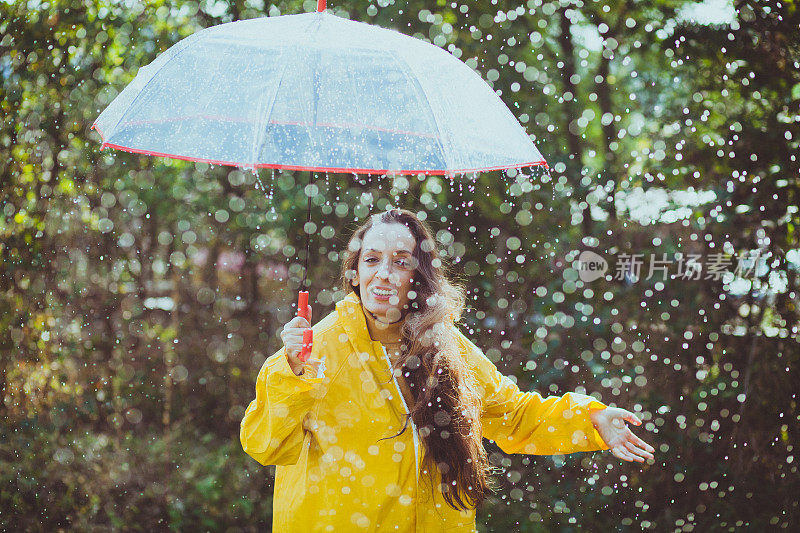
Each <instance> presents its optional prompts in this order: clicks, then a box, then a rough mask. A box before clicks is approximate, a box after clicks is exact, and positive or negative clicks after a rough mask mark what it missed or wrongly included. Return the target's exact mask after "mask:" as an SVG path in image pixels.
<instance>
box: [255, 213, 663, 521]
mask: <svg viewBox="0 0 800 533" xmlns="http://www.w3.org/2000/svg"><path fill="white" fill-rule="evenodd" d="M342 281H343V284H344V288H345V291H346V294H347V296H346V297H345V298H344V299H343V300H342V301H340V302H339V303H338V304H337V305H336V310H335V311H333V312H332V313H330V314H329V315H328V316H327V317H325V318H324V319H322V320H321V321H320V322H318V323H317V324H316V325H315V326H314V328H313V329H314V346H313V350H312V353H311V357H310V358H309V360H308V361H306V362H305V363H304V362H302V361H300V360H299V359H298V355H299V352H300V347H301V344H302V336H303V330H304V329H305V328H307V327H310V324H309V323H308V322H307V321H306V320H305V319H303V318H295V319H293V320H291V321H290V322H289V323H288V324H286V326H285V327H284V329H283V332H282V333H281V338H282V340H283V343H284V347H283V348H282V349H281V350H280V351H278V352H277V353H276V354H275V355H273V356H272V357H270V358H268V359H267V361H266V362H265V363H264V366H263V368H262V369H261V372H260V373H259V376H258V380H257V383H256V398H255V400H253V402H251V404H250V406H249V407H248V409H247V412H246V413H245V416H244V419H243V420H242V426H241V435H240V436H241V442H242V446H243V448H244V450H245V451H246V452H247V453H248V454H250V455H251V456H252V457H253V458H254V459H256V460H257V461H259V462H260V463H262V464H265V465H267V464H274V465H278V467H277V470H276V475H275V496H274V513H273V521H274V526H273V527H274V530H275V531H303V532H308V531H351V530H358V529H365V530H370V531H371V530H378V531H384V530H391V531H441V530H443V529H447V530H453V531H474V530H475V507H476V506H477V505H478V504H480V502H481V501H482V500H483V499H484V498H485V496H486V493H487V491H488V490H489V463H488V461H487V457H486V452H485V450H484V447H483V443H482V438H483V437H486V438H489V439H491V440H494V441H495V442H496V443H497V445H498V446H499V447H500V448H501V449H502V450H503V451H505V452H506V453H531V454H554V453H571V452H577V451H590V450H603V449H609V448H610V449H611V450H612V452H613V453H614V455H616V456H617V457H619V458H621V459H624V460H627V461H639V462H642V461H644V460H645V459H652V458H653V455H652V452H653V451H654V449H653V448H652V447H651V446H650V445H648V444H647V443H645V442H644V441H642V440H641V439H639V438H638V437H636V436H635V435H634V434H633V433H632V432H631V431H630V430H629V429H628V428H627V426H626V425H625V423H624V421H628V422H631V423H633V424H636V425H639V424H641V422H640V421H639V419H638V418H636V416H635V415H634V414H633V413H630V412H628V411H625V410H623V409H616V408H609V407H606V406H605V405H604V404H602V403H600V402H598V401H596V400H594V399H593V398H591V397H589V396H585V395H582V394H576V393H568V394H565V395H564V396H561V397H549V398H545V399H543V398H542V397H541V396H540V395H539V394H536V393H529V392H528V393H523V392H520V390H519V389H518V388H517V386H516V385H515V384H514V383H513V382H512V381H511V380H509V379H507V378H504V377H503V376H502V375H501V374H500V373H499V372H498V371H497V369H496V368H495V367H494V365H493V364H492V363H491V361H489V360H488V359H487V358H486V357H485V356H484V355H483V353H482V352H481V351H480V350H479V349H478V348H477V347H476V346H475V345H474V344H472V342H470V341H469V340H468V339H467V338H466V337H465V336H464V335H463V334H462V333H461V332H460V331H459V330H458V329H457V328H456V326H455V325H454V324H455V323H456V322H457V321H458V320H459V317H460V315H461V311H462V309H463V307H464V295H463V292H462V291H461V290H460V289H459V288H457V287H455V286H454V285H452V284H451V283H449V282H448V280H447V278H446V277H445V275H444V271H443V267H442V262H441V260H440V259H439V257H438V255H437V250H436V246H435V245H434V240H433V238H432V236H431V232H430V230H429V229H428V228H427V226H426V225H425V224H424V223H423V222H422V221H420V220H419V219H418V218H417V217H416V216H415V215H414V214H413V213H411V212H410V211H405V210H399V209H395V210H391V211H387V212H385V213H381V214H378V215H375V216H373V217H371V218H370V219H369V220H368V221H367V222H366V223H365V224H364V225H363V226H361V227H360V228H359V229H358V230H357V231H356V232H355V233H354V235H353V237H352V239H351V241H350V244H349V246H348V250H347V253H346V256H345V259H344V262H343V265H342Z"/></svg>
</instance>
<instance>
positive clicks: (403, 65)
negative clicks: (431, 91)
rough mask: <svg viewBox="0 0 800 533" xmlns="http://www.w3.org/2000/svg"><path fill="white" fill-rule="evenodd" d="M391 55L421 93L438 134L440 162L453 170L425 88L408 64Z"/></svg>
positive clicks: (440, 128) (448, 142)
mask: <svg viewBox="0 0 800 533" xmlns="http://www.w3.org/2000/svg"><path fill="white" fill-rule="evenodd" d="M391 54H392V55H393V56H394V58H395V59H396V60H397V63H398V65H399V66H400V67H401V68H402V69H403V72H405V74H406V76H407V77H408V80H409V82H410V83H411V84H412V86H413V87H414V88H415V89H416V90H417V91H418V92H419V93H421V95H422V98H421V100H422V101H423V102H425V104H427V106H428V110H429V111H430V113H431V120H433V125H434V126H435V127H436V133H437V134H438V135H437V143H438V145H439V150H441V152H442V161H444V166H445V169H447V168H453V167H454V165H453V161H448V159H449V158H450V157H449V156H450V153H448V152H447V151H446V150H445V141H447V144H448V146H449V145H450V139H449V138H446V137H445V134H444V131H443V129H442V127H441V125H440V124H439V120H438V119H437V118H436V113H434V111H433V108H432V107H431V101H430V98H429V96H428V92H427V91H426V90H425V87H423V86H422V84H421V83H420V82H419V79H418V78H417V76H416V74H415V73H414V71H413V69H412V68H411V65H409V64H408V62H407V61H406V60H405V59H403V58H402V57H400V56H399V55H398V54H397V53H396V52H394V51H392V52H391Z"/></svg>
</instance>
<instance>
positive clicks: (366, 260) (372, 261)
mask: <svg viewBox="0 0 800 533" xmlns="http://www.w3.org/2000/svg"><path fill="white" fill-rule="evenodd" d="M377 260H378V259H377V258H375V257H367V258H366V259H364V262H365V263H374V262H375V261H377Z"/></svg>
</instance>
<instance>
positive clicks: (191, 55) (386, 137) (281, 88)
mask: <svg viewBox="0 0 800 533" xmlns="http://www.w3.org/2000/svg"><path fill="white" fill-rule="evenodd" d="M94 128H96V129H97V131H98V132H99V133H100V135H101V137H102V139H103V146H104V147H112V148H117V149H121V150H127V151H131V152H139V153H145V154H150V155H161V156H169V157H175V158H180V159H188V160H192V161H205V162H208V163H217V164H224V165H234V166H240V167H251V168H264V167H266V168H277V169H295V170H316V171H335V172H364V173H367V172H369V173H375V174H385V173H396V174H405V173H408V174H411V173H426V174H458V173H467V172H469V173H471V172H481V171H489V170H498V169H506V168H513V167H529V166H538V165H545V161H544V159H543V158H542V156H541V154H540V153H539V151H538V150H537V149H536V147H535V146H534V144H533V142H532V141H531V140H530V138H529V137H528V135H527V134H526V133H525V130H524V129H523V128H522V127H521V126H520V124H519V123H518V122H517V120H516V118H515V117H514V116H513V115H512V113H511V111H509V109H508V108H507V107H506V105H505V104H504V103H503V101H502V100H501V99H500V98H499V97H498V96H497V95H496V94H495V92H494V91H493V90H492V89H491V87H489V86H488V85H487V84H486V82H484V81H483V80H482V79H481V77H480V76H479V75H478V74H477V73H475V72H474V71H473V70H472V69H471V68H469V67H468V66H467V65H465V64H464V63H462V62H461V61H459V60H458V59H456V58H455V57H453V55H451V54H450V53H448V52H447V51H445V50H443V49H441V48H439V47H437V46H434V45H432V44H429V43H426V42H424V41H421V40H419V39H415V38H413V37H409V36H406V35H403V34H401V33H398V32H396V31H392V30H388V29H383V28H379V27H376V26H371V25H368V24H363V23H359V22H354V21H351V20H347V19H343V18H340V17H337V16H334V15H332V14H329V13H327V12H324V11H321V12H316V13H306V14H302V15H286V16H280V17H264V18H258V19H251V20H243V21H239V22H232V23H229V24H222V25H219V26H214V27H211V28H208V29H205V30H202V31H199V32H197V33H195V34H193V35H191V36H190V37H187V38H185V39H183V40H182V41H180V42H178V43H177V44H175V45H174V46H172V47H171V48H170V49H168V50H167V51H166V52H164V53H163V54H161V55H160V56H158V57H157V58H156V60H155V61H153V62H152V63H151V64H149V65H147V66H146V67H143V68H141V69H140V70H139V73H138V74H137V76H136V78H135V79H134V80H133V82H132V83H131V84H130V85H128V86H127V87H126V88H125V89H124V90H123V91H122V93H120V94H119V95H118V96H117V97H116V98H115V99H114V101H113V102H112V103H111V104H110V105H109V106H108V108H106V109H105V110H104V111H103V113H102V114H101V115H100V116H99V117H98V119H97V120H96V122H95V123H94Z"/></svg>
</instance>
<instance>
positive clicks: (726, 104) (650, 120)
mask: <svg viewBox="0 0 800 533" xmlns="http://www.w3.org/2000/svg"><path fill="white" fill-rule="evenodd" d="M332 4H333V5H331V6H330V8H331V9H332V10H333V12H334V13H336V14H338V15H340V16H346V17H350V18H353V19H356V20H360V21H365V22H370V23H373V24H378V25H381V26H384V27H390V28H396V29H398V30H400V31H403V32H404V33H407V34H410V35H414V36H416V37H418V38H421V39H427V40H429V41H431V42H433V43H434V44H436V45H438V46H441V47H444V48H446V49H447V50H449V51H450V52H451V53H453V54H454V55H455V56H456V57H459V58H460V59H462V60H464V61H466V62H467V63H468V64H469V65H470V66H471V67H473V68H475V69H476V70H477V71H478V72H480V73H481V75H482V76H484V78H485V79H486V80H487V81H488V82H489V83H490V84H492V85H493V87H494V88H495V89H496V90H497V91H498V93H499V94H500V95H501V97H502V98H503V99H504V101H505V102H506V103H507V104H508V105H509V107H510V108H511V109H512V111H513V112H514V113H515V114H516V115H517V117H518V118H519V119H520V121H521V122H522V123H523V125H525V126H526V128H527V129H528V132H529V133H530V134H531V135H532V136H534V138H535V140H536V142H537V144H538V146H539V148H540V150H541V151H542V153H543V154H544V155H545V157H546V158H547V159H548V162H549V163H550V165H551V167H552V172H551V175H550V176H536V175H534V176H528V175H523V174H518V173H515V172H511V173H509V174H508V175H506V174H501V173H487V174H484V175H481V176H478V177H470V176H466V177H461V178H458V179H456V180H455V181H453V182H450V181H449V180H445V179H442V178H439V177H429V178H417V177H413V176H412V177H397V178H379V177H361V178H358V179H353V177H352V176H347V175H329V176H324V175H319V176H317V177H316V182H315V183H316V185H317V187H316V188H313V189H305V187H304V186H305V184H306V183H307V181H308V179H309V176H308V175H307V174H303V173H291V172H285V173H275V174H273V173H272V172H270V171H262V172H261V174H260V178H261V180H262V181H263V182H264V185H265V186H266V188H267V189H268V190H269V191H270V192H269V193H268V194H265V193H264V192H263V191H262V190H260V189H259V188H257V187H256V185H257V184H256V183H255V180H254V177H253V175H252V174H250V173H247V172H242V171H239V170H237V169H232V168H219V167H209V166H208V165H204V164H189V163H184V162H178V161H172V160H167V159H159V158H150V157H144V156H135V155H130V154H125V153H111V152H110V151H103V152H101V151H100V150H99V136H98V135H97V134H96V133H95V132H93V131H91V130H90V127H91V124H92V122H93V121H94V119H95V118H96V117H97V115H98V114H99V112H100V111H101V110H102V109H103V108H104V106H106V105H107V104H108V103H109V102H110V101H111V99H113V97H114V96H115V95H116V94H117V93H118V92H119V91H120V90H121V89H122V88H123V87H124V86H125V85H126V84H127V83H129V82H130V81H131V80H132V79H133V77H134V76H135V74H136V72H137V69H138V68H140V67H142V66H144V65H146V64H148V63H149V62H151V61H152V60H153V59H154V58H155V57H156V56H157V55H158V54H159V53H160V52H163V51H164V50H166V49H167V48H168V47H169V46H171V45H172V44H174V43H175V42H177V41H178V40H180V39H181V38H183V37H186V36H188V35H190V34H192V33H193V32H195V31H198V30H200V29H202V28H205V27H209V26H212V25H216V24H221V23H224V22H229V21H232V20H237V19H243V18H252V17H258V16H264V15H270V16H275V15H279V14H291V13H300V12H303V11H312V10H314V9H315V6H316V5H315V2H313V1H311V0H306V1H305V2H299V1H296V0H292V1H285V2H278V3H267V2H264V1H263V0H237V1H223V0H218V1H212V0H208V1H201V2H194V1H178V0H175V1H167V0H155V1H147V2H139V1H132V0H128V1H108V0H103V1H100V0H82V1H76V0H73V1H62V0H53V1H47V2H43V1H39V0H30V1H28V2H14V1H8V0H3V1H0V51H2V54H0V83H2V89H1V91H0V114H2V118H3V120H2V125H1V126H0V151H2V155H0V235H2V239H1V240H0V251H1V254H0V261H1V263H0V265H2V266H1V267H0V391H1V393H2V397H1V398H0V399H2V401H1V402H0V412H2V420H3V422H2V424H0V529H3V530H32V531H36V530H42V531H54V530H58V529H73V528H74V529H80V530H93V529H125V530H142V531H152V530H161V529H173V530H193V531H194V530H256V529H258V530H266V529H269V527H270V523H271V483H272V475H273V469H272V468H263V467H260V466H259V465H257V464H256V463H255V462H254V461H252V460H251V459H249V458H248V457H247V456H245V454H244V453H243V452H242V451H241V448H240V447H239V444H238V424H239V421H240V419H241V416H242V414H243V412H244V409H245V407H246V405H247V403H248V402H249V401H250V399H251V398H252V397H253V396H254V392H253V385H254V382H255V376H256V373H257V371H258V369H259V367H260V365H261V364H262V362H263V361H264V359H265V357H267V356H268V355H269V354H271V353H273V352H274V350H276V349H277V348H278V343H279V338H278V336H277V334H276V332H277V331H278V330H279V328H280V327H281V326H282V324H283V323H284V322H286V321H287V320H288V319H289V318H290V316H291V315H292V308H291V305H292V302H293V301H294V299H295V297H296V296H295V295H296V290H297V287H298V284H299V281H300V280H299V275H300V264H299V263H300V260H301V258H302V256H303V253H304V252H303V250H302V249H303V238H304V234H303V230H302V228H303V221H304V217H305V203H306V196H305V191H306V190H308V191H309V192H310V193H311V195H312V200H313V203H314V205H315V208H314V210H313V222H314V223H315V227H316V230H315V231H314V232H313V233H314V235H313V240H312V243H313V246H312V252H311V254H312V256H313V260H312V268H311V273H310V279H311V280H312V281H313V285H312V288H311V290H312V294H313V296H314V298H315V300H316V301H315V316H316V317H317V318H320V317H322V316H324V314H326V313H327V312H329V311H330V310H331V309H332V308H333V304H334V302H335V301H336V300H337V299H339V298H340V297H341V296H342V293H341V292H339V291H338V289H337V284H336V278H337V273H338V262H339V252H340V251H341V250H342V247H343V246H345V245H346V241H347V237H348V236H349V233H350V231H351V230H352V229H353V228H354V226H355V225H356V224H357V222H358V221H360V220H362V219H363V218H364V217H365V216H367V214H368V213H371V212H374V211H376V210H381V209H384V208H385V207H386V206H387V205H390V204H391V205H397V206H402V207H407V208H410V209H413V210H414V211H418V212H420V213H421V214H422V215H423V216H426V217H427V219H428V220H429V222H430V223H431V224H432V226H433V227H434V230H435V231H436V232H437V240H438V242H439V244H440V245H441V249H442V250H443V252H444V253H445V254H446V255H447V257H448V258H449V259H450V263H451V264H452V270H453V273H454V274H455V275H456V276H457V277H458V278H459V279H461V280H462V281H463V283H464V284H465V285H466V286H467V287H468V289H469V291H470V301H469V311H468V313H467V314H466V316H465V318H464V325H463V327H464V329H465V330H467V331H468V333H469V335H470V336H471V337H472V338H473V339H474V340H475V341H476V342H477V343H478V344H479V345H480V346H481V347H482V348H483V349H484V350H485V351H486V353H487V355H488V356H489V357H490V358H491V359H492V360H493V361H495V362H496V364H497V365H498V367H499V368H500V369H501V371H503V372H504V373H506V374H508V375H510V376H512V377H513V378H514V379H516V380H517V382H518V383H519V385H520V386H521V387H522V388H523V389H535V390H538V391H540V392H542V393H543V394H551V393H552V394H562V393H564V392H567V391H572V390H578V391H583V392H587V393H591V394H595V395H598V396H599V397H601V398H602V399H603V400H604V401H605V402H607V403H612V404H615V405H619V406H623V407H626V408H629V409H631V410H635V411H636V412H637V413H639V416H640V417H641V418H642V419H643V420H644V424H643V426H642V428H640V429H638V430H637V433H639V434H640V435H641V436H643V437H644V438H645V439H646V440H648V441H649V442H651V443H653V444H654V445H655V446H656V448H657V450H658V451H657V457H656V460H655V461H652V462H651V463H650V464H646V465H638V464H621V463H620V461H619V460H617V459H616V458H614V457H613V456H611V455H610V454H608V453H594V454H584V455H581V454H575V455H570V456H566V457H562V456H554V457H532V456H513V457H511V456H504V455H503V454H501V453H499V450H498V448H496V447H495V446H494V445H493V444H491V443H487V445H488V446H489V449H490V452H491V459H492V462H493V463H495V464H496V465H498V466H499V467H500V468H501V469H502V472H503V474H502V475H499V476H498V481H499V482H500V483H499V484H500V489H499V490H498V491H497V493H496V494H495V495H494V496H493V497H491V498H490V499H489V501H488V502H486V504H485V505H483V506H482V507H481V509H480V510H479V520H478V522H479V523H478V526H479V529H480V530H481V531H508V530H515V531H571V530H575V529H578V528H584V529H587V530H589V531H612V530H640V529H645V530H656V531H692V530H695V531H737V530H752V531H767V530H770V531H772V530H795V531H796V530H797V528H798V526H800V520H799V519H798V513H800V509H798V498H797V495H798V494H800V476H798V473H797V463H798V461H797V460H796V455H797V451H798V450H797V449H796V448H795V446H797V437H798V429H800V428H798V425H799V422H798V417H799V415H800V411H799V410H798V404H797V390H798V389H797V383H800V379H798V377H799V376H798V357H800V350H798V307H797V306H798V277H797V267H798V263H799V262H800V257H799V255H798V234H797V226H798V222H800V220H798V218H799V217H800V216H799V215H798V191H799V190H800V188H799V186H800V164H799V163H798V160H797V158H798V139H800V26H799V25H798V21H799V20H800V19H799V17H800V15H799V14H798V3H797V2H796V1H794V0H783V1H781V2H776V1H754V0H751V1H739V0H737V1H735V2H733V4H729V3H726V2H725V1H724V0H722V1H715V0H709V1H708V2H707V3H706V4H704V6H702V7H698V6H697V4H694V3H691V2H684V1H682V0H648V1H644V0H620V1H613V2H612V1H610V0H600V1H587V0H577V1H575V0H560V1H547V0H528V1H527V2H523V1H522V0H516V1H514V2H511V1H506V0H491V1H487V0H477V1H468V2H452V3H448V2H445V1H444V0H438V1H436V2H421V1H418V0H411V1H408V2H399V1H396V0H378V2H377V3H369V2H367V1H353V0H347V1H342V2H332ZM583 250H593V251H595V252H596V253H599V254H600V255H601V256H603V257H604V258H606V259H607V260H608V261H609V264H610V270H609V276H608V277H607V278H606V279H599V280H596V281H592V282H583V281H581V280H580V279H579V276H578V272H577V270H576V264H575V262H574V261H575V259H576V258H577V254H578V253H579V252H580V251H583ZM622 254H643V255H642V257H643V260H644V265H643V267H642V268H643V270H642V272H641V273H640V275H639V276H638V277H637V276H636V275H635V274H636V272H635V271H630V272H627V273H626V272H623V270H624V269H621V270H620V272H616V271H615V269H614V267H615V265H616V266H617V267H619V266H620V264H621V261H620V259H621V258H622V257H624V256H623V255H622ZM662 254H666V257H667V258H668V259H672V260H675V259H677V258H679V257H683V259H687V258H690V257H691V254H697V255H696V257H697V258H699V259H698V260H697V261H696V262H701V263H702V264H706V265H707V264H708V261H710V260H711V258H713V257H714V254H728V255H725V257H729V258H732V260H733V264H732V265H731V266H730V268H728V270H729V271H730V272H731V273H729V274H725V275H724V276H719V275H711V272H710V271H706V270H703V271H700V272H698V271H696V270H692V269H691V267H689V268H688V270H686V273H687V275H686V276H680V275H677V274H676V273H677V270H676V269H677V267H678V266H679V263H680V265H683V266H684V267H685V266H686V265H688V262H686V261H683V262H678V261H675V262H674V263H673V264H672V265H671V266H670V274H673V275H676V277H669V276H668V277H667V278H666V279H663V276H662V274H661V273H660V272H659V271H656V273H655V274H653V275H652V276H649V275H648V274H649V272H648V266H649V260H650V258H658V259H662V258H664V257H665V256H663V255H662ZM676 254H682V256H681V255H676ZM749 254H752V255H753V256H754V257H755V256H756V255H757V259H753V260H747V261H742V260H741V258H742V257H745V256H749ZM704 261H705V263H703V262H704ZM737 266H738V267H742V268H740V269H738V270H737V271H735V272H734V270H735V267H737ZM617 274H620V275H617Z"/></svg>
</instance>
